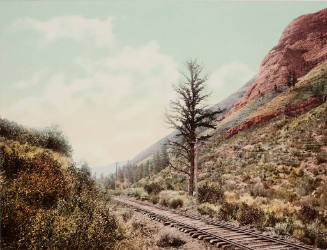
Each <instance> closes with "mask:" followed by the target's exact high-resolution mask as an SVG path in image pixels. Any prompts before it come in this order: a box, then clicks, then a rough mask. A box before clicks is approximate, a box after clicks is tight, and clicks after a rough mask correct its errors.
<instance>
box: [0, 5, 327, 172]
mask: <svg viewBox="0 0 327 250" xmlns="http://www.w3.org/2000/svg"><path fill="white" fill-rule="evenodd" d="M326 7H327V3H326V2H318V1H307V2H306V1H289V2H286V1H283V2H282V1H229V0H226V1H214V0H207V1H206V0H193V1H192V0H188V1H186V0H185V1H184V0H175V1H173V0H151V1H143V0H139V1H132V0H131V1H128V0H122V1H109V0H107V1H105V0H92V1H91V0H89V1H82V0H81V1H79V0H66V1H63V0H62V1H50V0H42V1H41V0H40V1H38V0H34V1H33V0H30V1H14V0H8V1H6V0H1V1H0V51H1V53H0V117H1V118H6V119H9V120H13V121H16V122H18V123H20V124H22V125H24V126H27V127H34V128H42V127H48V126H52V125H58V126H59V127H60V128H61V129H62V130H63V132H64V133H65V135H66V136H67V138H68V139H69V141H70V143H71V144H72V146H73V150H74V159H75V160H76V161H87V162H88V163H89V165H90V166H91V167H96V166H105V165H109V164H110V163H112V162H115V161H125V160H128V159H132V158H133V157H134V156H135V155H136V154H138V153H139V152H141V151H142V150H143V149H145V148H146V147H148V146H150V145H151V144H152V143H154V142H156V141H157V140H159V139H160V138H162V137H163V136H165V135H167V134H168V133H169V132H170V131H171V129H170V128H169V127H168V126H167V124H165V122H164V113H165V110H166V109H167V108H168V106H169V101H170V100H172V99H173V98H174V92H173V88H172V85H173V84H176V83H178V81H179V77H180V72H182V71H183V70H184V69H185V68H184V67H185V61H187V60H188V59H190V58H196V59H197V60H198V62H199V63H200V64H201V65H203V66H204V68H205V72H206V73H207V74H208V82H207V84H208V90H209V91H211V92H212V95H211V97H210V99H209V100H208V104H209V105H210V104H215V103H217V102H219V101H220V100H222V99H224V98H225V97H227V96H228V95H229V94H231V93H233V92H234V91H235V90H237V89H238V88H239V87H241V86H242V85H243V84H244V83H245V82H246V81H247V80H249V79H250V78H251V77H252V76H253V75H255V74H256V73H257V72H258V70H259V67H260V63H261V61H262V59H263V58H264V56H265V55H266V54H267V52H268V51H269V50H270V49H271V48H272V47H273V46H274V45H276V44H277V43H278V40H279V38H280V35H281V33H282V31H283V30H284V29H285V27H286V26H287V25H288V24H289V23H290V22H291V21H292V20H293V19H294V18H296V17H298V16H300V15H303V14H306V13H311V12H315V11H319V10H321V9H323V8H326Z"/></svg>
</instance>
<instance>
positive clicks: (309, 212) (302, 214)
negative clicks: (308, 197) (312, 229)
mask: <svg viewBox="0 0 327 250" xmlns="http://www.w3.org/2000/svg"><path fill="white" fill-rule="evenodd" d="M317 216H318V212H317V211H316V210H315V209H314V208H313V207H312V206H311V205H309V204H306V203H303V204H302V205H301V209H300V211H299V214H298V217H299V219H301V220H302V221H304V222H307V223H308V222H310V221H313V220H315V219H316V218H317Z"/></svg>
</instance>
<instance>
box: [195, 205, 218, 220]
mask: <svg viewBox="0 0 327 250" xmlns="http://www.w3.org/2000/svg"><path fill="white" fill-rule="evenodd" d="M197 210H198V211H199V213H200V214H202V215H209V216H210V217H216V216H218V213H219V208H218V207H216V206H215V205H213V204H210V203H207V202H206V203H202V204H200V205H199V206H198V207H197Z"/></svg>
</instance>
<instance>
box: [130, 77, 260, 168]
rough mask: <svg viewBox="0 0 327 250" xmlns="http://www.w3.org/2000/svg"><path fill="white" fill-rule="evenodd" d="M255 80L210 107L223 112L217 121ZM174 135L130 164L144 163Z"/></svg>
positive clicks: (173, 133) (172, 136)
mask: <svg viewBox="0 0 327 250" xmlns="http://www.w3.org/2000/svg"><path fill="white" fill-rule="evenodd" d="M255 79H256V76H254V77H253V78H252V79H250V80H249V81H248V82H246V83H245V84H244V85H243V86H242V87H241V88H239V89H238V90H237V91H235V92H234V93H233V94H231V95H230V96H228V97H227V98H225V99H224V100H222V101H221V102H219V103H217V104H215V105H213V106H212V107H210V109H212V110H218V109H219V108H220V109H221V110H223V112H222V113H221V114H219V115H218V117H217V120H219V119H221V118H222V117H223V116H224V115H226V114H227V113H228V112H229V111H230V110H231V108H232V107H233V106H234V104H235V103H236V102H237V101H238V100H240V99H241V98H242V97H243V96H244V94H245V92H246V91H247V89H248V88H249V86H250V85H251V84H252V83H253V82H254V81H255ZM176 134H177V131H173V132H172V133H170V134H169V135H167V136H166V137H164V138H162V139H160V140H159V141H157V142H156V143H154V144H152V145H151V146H149V147H148V148H146V149H145V150H143V151H142V152H140V153H139V154H137V155H136V156H135V157H134V158H133V159H132V160H131V163H132V164H138V163H140V162H142V161H144V160H145V159H147V158H150V157H151V156H152V155H153V154H155V153H156V152H158V151H160V149H161V147H162V145H164V144H165V143H167V141H168V140H172V139H173V138H174V137H175V136H176Z"/></svg>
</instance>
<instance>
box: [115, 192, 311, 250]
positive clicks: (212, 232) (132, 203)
mask: <svg viewBox="0 0 327 250" xmlns="http://www.w3.org/2000/svg"><path fill="white" fill-rule="evenodd" d="M114 199H115V200H116V201H118V202H120V203H121V204H123V205H125V206H128V207H130V208H132V209H134V210H136V211H139V212H141V213H143V214H146V215H148V216H149V217H150V218H151V219H153V220H156V221H161V222H163V223H164V224H165V225H170V226H172V227H176V228H178V229H179V230H180V231H182V232H185V233H188V234H190V235H191V236H192V237H193V238H197V239H200V240H206V241H209V242H210V243H211V244H213V245H215V246H216V247H219V248H231V249H256V250H258V249H260V250H261V249H262V250H278V249H289V250H291V249H292V250H293V249H294V250H295V249H307V250H308V249H310V250H312V249H313V248H310V247H308V246H304V245H300V244H296V243H293V242H288V241H285V240H282V239H279V238H274V237H270V236H266V235H263V234H259V233H256V232H253V231H251V230H247V229H242V228H239V227H235V226H231V225H228V224H225V223H221V222H219V221H216V220H210V219H204V218H202V217H200V216H192V215H187V214H185V213H181V212H177V211H172V210H170V209H165V208H162V207H159V206H156V205H151V204H146V203H144V202H141V201H137V200H134V199H133V200H132V199H127V198H123V197H115V198H114Z"/></svg>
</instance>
